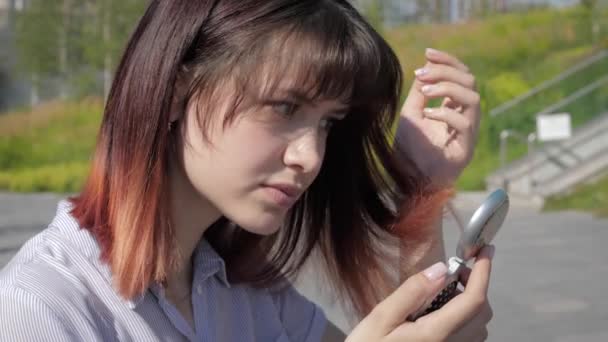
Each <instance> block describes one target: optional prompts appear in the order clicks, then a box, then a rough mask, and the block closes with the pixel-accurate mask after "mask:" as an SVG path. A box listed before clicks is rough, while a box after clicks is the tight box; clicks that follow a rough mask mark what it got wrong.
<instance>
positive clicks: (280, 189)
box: [263, 184, 302, 207]
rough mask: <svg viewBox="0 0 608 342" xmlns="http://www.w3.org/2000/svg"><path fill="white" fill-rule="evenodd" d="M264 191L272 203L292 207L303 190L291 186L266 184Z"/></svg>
mask: <svg viewBox="0 0 608 342" xmlns="http://www.w3.org/2000/svg"><path fill="white" fill-rule="evenodd" d="M263 190H264V192H265V194H266V196H267V197H268V199H269V200H270V201H272V202H273V203H275V204H277V205H279V206H281V207H290V206H292V205H293V204H294V203H295V202H296V201H297V200H298V198H299V197H300V195H301V194H302V189H301V188H299V187H297V186H295V185H291V184H264V185H263Z"/></svg>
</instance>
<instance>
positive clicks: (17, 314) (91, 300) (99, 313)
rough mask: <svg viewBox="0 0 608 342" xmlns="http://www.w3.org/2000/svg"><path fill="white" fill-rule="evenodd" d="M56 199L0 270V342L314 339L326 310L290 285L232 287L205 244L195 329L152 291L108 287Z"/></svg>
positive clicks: (88, 242)
mask: <svg viewBox="0 0 608 342" xmlns="http://www.w3.org/2000/svg"><path fill="white" fill-rule="evenodd" d="M70 209H71V204H70V203H69V202H67V201H61V202H60V203H59V205H58V209H57V215H56V216H55V218H54V220H53V221H52V223H51V224H50V225H49V227H48V228H46V229H45V230H43V231H42V232H41V233H39V234H37V235H36V236H34V237H33V238H32V239H30V240H29V241H28V242H26V243H25V244H24V245H23V247H22V248H21V249H20V251H19V252H18V253H17V254H16V255H15V257H14V258H13V259H12V260H11V261H10V262H9V263H8V264H7V265H6V267H5V268H4V269H2V270H1V271H0V341H11V342H13V341H205V342H207V341H245V342H246V341H277V342H287V341H320V340H321V335H322V334H323V331H324V329H325V326H326V322H327V321H326V318H325V315H324V313H323V311H322V310H321V309H320V308H319V307H318V306H317V305H315V304H314V303H312V302H311V301H309V300H308V299H306V298H305V297H303V296H302V295H300V294H299V293H298V292H297V291H296V290H295V289H294V288H293V286H291V285H289V286H287V287H284V288H282V289H281V290H273V291H271V290H269V289H255V288H253V287H251V286H248V285H246V284H230V283H229V282H228V280H227V278H226V269H225V264H224V261H223V260H222V258H221V257H220V256H219V255H218V254H217V253H216V252H215V251H214V249H213V247H211V245H210V244H209V243H208V242H207V241H206V240H205V239H201V242H200V243H199V245H198V246H197V248H196V250H195V252H194V259H193V272H194V273H193V283H192V308H193V317H194V328H193V327H191V325H190V324H188V323H187V321H186V319H184V317H183V316H182V315H181V314H180V312H179V311H178V310H177V309H176V308H175V306H173V305H172V304H171V303H170V302H169V301H168V300H166V298H165V296H164V292H163V289H162V288H161V287H160V286H158V285H156V284H153V285H152V286H151V287H150V288H149V289H148V290H147V291H146V292H145V293H144V294H143V295H141V296H140V297H138V298H133V299H130V300H128V299H124V298H122V297H121V296H120V295H118V293H117V292H116V291H115V290H114V288H113V287H112V274H111V272H110V269H109V267H108V265H107V264H105V263H102V262H100V261H99V256H100V248H99V245H98V244H97V242H96V240H95V238H94V237H93V236H92V235H91V234H90V233H89V231H88V230H85V229H80V228H79V226H78V223H77V222H76V220H75V219H74V218H73V217H72V216H71V215H70V213H69V211H70Z"/></svg>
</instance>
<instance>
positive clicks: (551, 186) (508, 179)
mask: <svg viewBox="0 0 608 342" xmlns="http://www.w3.org/2000/svg"><path fill="white" fill-rule="evenodd" d="M606 172H608V112H606V113H604V114H602V115H600V116H598V117H597V118H595V119H593V120H591V121H590V122H588V123H586V124H585V125H583V126H581V127H578V128H577V129H575V130H574V132H573V134H572V137H571V138H570V139H568V140H565V141H560V142H553V143H545V144H543V145H541V146H540V147H539V148H537V149H535V150H534V151H533V152H531V153H529V154H528V156H526V157H525V158H522V159H520V160H518V161H515V162H514V163H512V164H509V165H507V166H505V167H503V168H501V169H499V170H498V171H496V172H495V173H493V174H491V175H490V176H488V177H487V178H486V185H487V187H488V188H497V187H504V188H506V189H507V190H508V191H509V193H510V194H514V195H521V196H524V197H540V198H545V197H547V196H551V195H555V194H560V193H564V192H567V191H568V190H569V189H571V188H572V187H573V186H575V185H577V184H579V183H584V182H588V181H592V180H594V179H596V178H597V177H599V176H600V175H602V174H604V173H606Z"/></svg>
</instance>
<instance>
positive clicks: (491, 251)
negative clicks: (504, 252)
mask: <svg viewBox="0 0 608 342" xmlns="http://www.w3.org/2000/svg"><path fill="white" fill-rule="evenodd" d="M495 252H496V247H495V246H494V245H489V246H488V257H490V259H493V258H494V253H495Z"/></svg>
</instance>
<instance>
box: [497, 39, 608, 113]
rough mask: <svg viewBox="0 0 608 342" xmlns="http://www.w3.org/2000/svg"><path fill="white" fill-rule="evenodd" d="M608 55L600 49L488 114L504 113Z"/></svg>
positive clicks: (607, 52)
mask: <svg viewBox="0 0 608 342" xmlns="http://www.w3.org/2000/svg"><path fill="white" fill-rule="evenodd" d="M606 57H608V50H602V51H600V52H599V53H597V54H596V55H593V56H591V57H589V58H588V59H586V60H584V61H582V62H580V63H578V64H576V65H575V66H573V67H571V68H570V69H568V70H566V71H564V72H562V73H561V74H559V75H557V76H556V77H554V78H552V79H550V80H548V81H545V82H543V83H541V84H539V85H538V86H536V87H534V88H532V89H531V90H530V91H528V92H527V93H525V94H522V95H520V96H517V97H515V98H514V99H512V100H509V101H507V102H505V103H503V104H501V105H500V106H498V107H496V108H493V109H492V110H491V111H490V116H493V117H494V116H497V115H499V114H501V113H504V112H505V111H506V110H507V109H510V108H512V107H514V106H515V105H517V104H519V103H520V102H522V101H523V100H525V99H527V98H529V97H531V96H533V95H536V94H537V93H539V92H541V91H543V90H545V89H547V88H549V87H550V86H552V85H554V84H556V83H557V82H559V81H561V80H563V79H565V78H567V77H568V76H570V75H572V74H574V73H575V72H577V71H579V70H581V69H583V68H585V67H587V66H589V65H590V64H593V63H595V62H597V61H599V60H601V59H602V58H606Z"/></svg>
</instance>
